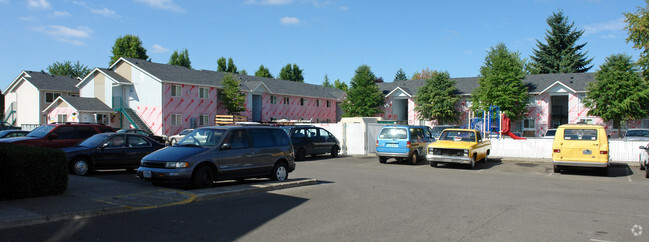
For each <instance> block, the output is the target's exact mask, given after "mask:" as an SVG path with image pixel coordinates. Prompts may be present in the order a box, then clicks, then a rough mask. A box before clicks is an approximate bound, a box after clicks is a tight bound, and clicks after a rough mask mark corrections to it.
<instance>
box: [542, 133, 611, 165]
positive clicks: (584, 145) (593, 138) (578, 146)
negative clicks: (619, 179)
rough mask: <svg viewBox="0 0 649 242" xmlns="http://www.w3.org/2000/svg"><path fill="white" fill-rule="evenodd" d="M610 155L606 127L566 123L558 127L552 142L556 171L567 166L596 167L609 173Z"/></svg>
mask: <svg viewBox="0 0 649 242" xmlns="http://www.w3.org/2000/svg"><path fill="white" fill-rule="evenodd" d="M608 157H609V152H608V137H607V136H606V130H605V129H604V127H602V126H600V125H592V124H564V125H560V126H559V128H557V133H556V134H555V136H554V143H553V144H552V162H553V163H554V172H555V173H559V172H560V171H561V170H562V169H565V168H566V167H594V168H599V169H600V170H601V171H602V174H603V175H608Z"/></svg>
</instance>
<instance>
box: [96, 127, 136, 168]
mask: <svg viewBox="0 0 649 242" xmlns="http://www.w3.org/2000/svg"><path fill="white" fill-rule="evenodd" d="M125 145H126V140H125V139H124V135H115V136H113V137H111V138H110V139H108V140H107V141H106V142H104V143H102V144H101V145H99V147H97V152H95V164H96V165H97V167H110V166H123V165H125V164H128V162H129V160H128V159H126V157H124V147H125Z"/></svg>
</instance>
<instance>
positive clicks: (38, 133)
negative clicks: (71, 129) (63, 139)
mask: <svg viewBox="0 0 649 242" xmlns="http://www.w3.org/2000/svg"><path fill="white" fill-rule="evenodd" d="M52 129H54V125H43V126H40V127H38V128H36V129H34V130H32V132H29V134H27V136H28V137H44V136H45V135H47V134H48V133H49V132H50V131H51V130H52Z"/></svg>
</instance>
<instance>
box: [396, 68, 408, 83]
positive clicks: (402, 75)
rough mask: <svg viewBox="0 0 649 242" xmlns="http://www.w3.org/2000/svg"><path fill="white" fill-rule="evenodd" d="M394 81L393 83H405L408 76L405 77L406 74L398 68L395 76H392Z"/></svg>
mask: <svg viewBox="0 0 649 242" xmlns="http://www.w3.org/2000/svg"><path fill="white" fill-rule="evenodd" d="M394 80H395V81H405V80H408V76H407V75H406V72H405V71H403V69H401V68H399V70H398V71H397V74H396V75H394Z"/></svg>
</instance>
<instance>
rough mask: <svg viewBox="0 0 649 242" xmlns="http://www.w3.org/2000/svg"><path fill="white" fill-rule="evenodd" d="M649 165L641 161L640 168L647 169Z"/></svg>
mask: <svg viewBox="0 0 649 242" xmlns="http://www.w3.org/2000/svg"><path fill="white" fill-rule="evenodd" d="M645 169H647V167H646V166H645V165H644V163H642V162H640V170H645Z"/></svg>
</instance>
